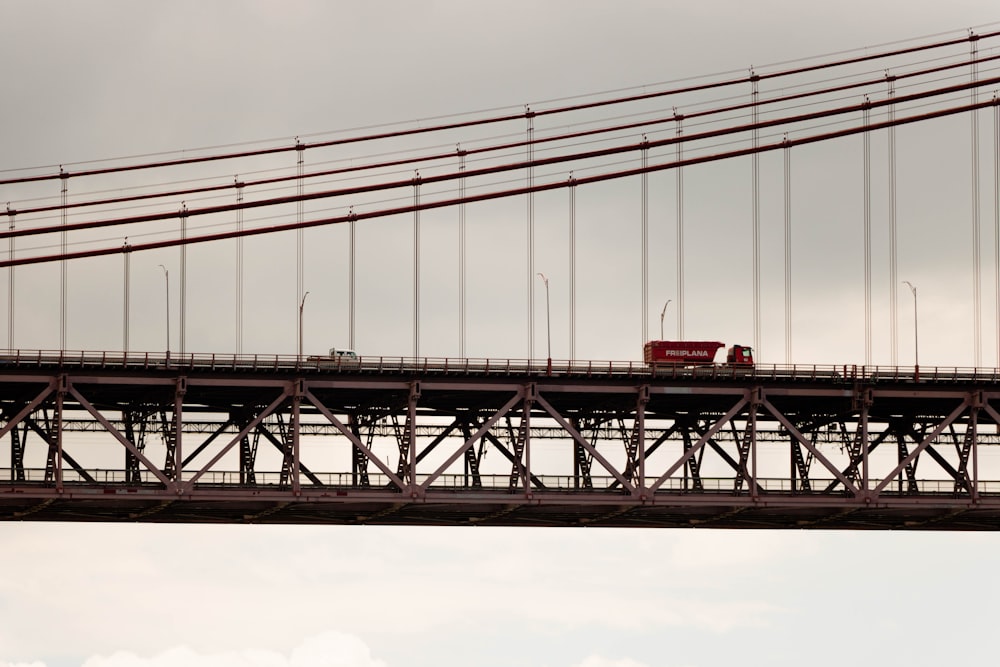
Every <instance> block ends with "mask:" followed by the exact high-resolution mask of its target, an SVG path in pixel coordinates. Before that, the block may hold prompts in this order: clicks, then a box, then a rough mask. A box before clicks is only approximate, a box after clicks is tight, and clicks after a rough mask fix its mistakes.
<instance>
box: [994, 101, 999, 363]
mask: <svg viewBox="0 0 1000 667" xmlns="http://www.w3.org/2000/svg"><path fill="white" fill-rule="evenodd" d="M993 243H994V248H993V250H994V253H993V257H994V260H995V262H996V266H995V267H994V276H995V280H996V300H997V307H996V327H995V328H996V332H997V362H996V363H997V366H998V367H1000V98H998V97H997V93H996V92H994V93H993Z"/></svg>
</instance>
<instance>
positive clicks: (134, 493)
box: [0, 351, 1000, 530]
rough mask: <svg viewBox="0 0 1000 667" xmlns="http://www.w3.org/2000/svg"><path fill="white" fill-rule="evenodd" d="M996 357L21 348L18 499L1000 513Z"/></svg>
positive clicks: (527, 517) (398, 508)
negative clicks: (685, 360) (541, 357)
mask: <svg viewBox="0 0 1000 667" xmlns="http://www.w3.org/2000/svg"><path fill="white" fill-rule="evenodd" d="M998 400H1000V377H998V373H997V371H996V370H995V369H920V371H919V373H918V372H917V370H916V369H912V368H910V369H897V368H891V369H887V368H864V367H853V366H809V367H804V366H786V367H782V366H757V367H751V368H747V367H729V366H701V367H658V368H650V367H647V366H645V365H643V364H638V363H635V362H623V363H615V362H600V363H597V362H583V363H579V362H574V363H568V362H565V363H553V364H551V365H550V364H549V363H547V362H527V361H514V360H502V361H497V360H460V361H456V360H449V359H443V360H436V359H402V358H392V359H389V358H384V357H380V358H355V359H342V360H331V359H326V358H311V359H309V358H299V357H281V356H268V357H262V356H255V357H233V356H226V357H222V356H218V355H183V356H180V357H177V356H172V357H171V358H170V359H167V358H166V356H165V355H164V356H157V355H131V354H130V355H127V356H126V355H122V354H121V353H45V352H24V351H20V352H12V353H10V354H7V355H4V356H3V357H2V358H0V410H2V424H3V427H2V428H0V439H2V440H3V441H4V442H6V443H7V445H5V446H3V447H2V449H0V519H7V520H62V521H150V522H275V523H385V524H421V525H525V526H528V525H536V526H560V525H576V526H579V525H592V526H685V527H691V526H710V527H742V528H762V527H766V528H808V527H822V528H865V529H868V528H894V529H899V528H908V529H921V528H923V529H936V530H993V529H996V528H998V527H1000V447H997V445H998V444H1000V434H998V429H997V424H1000V414H998V412H997V411H996V409H995V408H994V407H993V404H994V403H995V402H997V401H998Z"/></svg>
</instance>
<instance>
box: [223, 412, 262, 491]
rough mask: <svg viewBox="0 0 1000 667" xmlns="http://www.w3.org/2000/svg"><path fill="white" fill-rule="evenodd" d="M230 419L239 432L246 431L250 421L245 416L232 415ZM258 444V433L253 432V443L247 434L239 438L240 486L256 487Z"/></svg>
mask: <svg viewBox="0 0 1000 667" xmlns="http://www.w3.org/2000/svg"><path fill="white" fill-rule="evenodd" d="M230 419H231V420H232V422H233V424H235V425H236V428H237V429H238V430H239V431H243V430H244V429H246V427H247V424H249V423H250V420H249V419H247V417H246V415H245V414H232V415H230ZM259 442H260V432H259V431H255V432H254V435H253V441H251V440H250V435H249V434H244V436H243V437H242V438H240V484H241V485H242V486H256V485H257V473H256V466H257V445H258V444H259Z"/></svg>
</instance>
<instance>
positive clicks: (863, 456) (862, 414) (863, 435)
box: [840, 386, 873, 498]
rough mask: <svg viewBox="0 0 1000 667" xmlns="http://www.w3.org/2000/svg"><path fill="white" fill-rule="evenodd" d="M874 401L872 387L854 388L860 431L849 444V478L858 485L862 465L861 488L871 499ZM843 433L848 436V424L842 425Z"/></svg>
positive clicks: (854, 406) (855, 407)
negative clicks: (870, 432)
mask: <svg viewBox="0 0 1000 667" xmlns="http://www.w3.org/2000/svg"><path fill="white" fill-rule="evenodd" d="M872 400H873V394H872V390H871V388H870V387H859V386H856V387H855V388H854V396H853V408H854V411H855V412H857V413H858V430H857V435H856V439H855V440H854V441H853V442H848V443H847V444H848V447H849V451H848V455H849V457H850V462H851V466H850V469H849V470H848V474H847V477H848V479H850V480H851V481H852V482H854V483H857V478H858V462H860V463H861V484H860V485H859V487H860V488H861V489H862V493H863V494H864V496H865V498H868V497H869V492H870V485H869V481H870V478H869V474H870V469H869V467H868V451H869V438H868V414H869V411H870V410H871V406H872ZM840 430H841V433H843V434H844V435H845V436H846V435H847V428H846V424H841V429H840Z"/></svg>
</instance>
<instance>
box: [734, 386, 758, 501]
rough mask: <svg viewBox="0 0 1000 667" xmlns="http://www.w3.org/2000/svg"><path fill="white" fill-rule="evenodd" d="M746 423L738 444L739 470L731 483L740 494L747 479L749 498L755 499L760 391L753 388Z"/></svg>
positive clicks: (750, 392) (756, 493) (750, 391)
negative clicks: (748, 482)
mask: <svg viewBox="0 0 1000 667" xmlns="http://www.w3.org/2000/svg"><path fill="white" fill-rule="evenodd" d="M748 394H749V396H748V398H749V402H748V403H747V421H746V426H745V427H744V430H743V438H742V439H740V442H739V454H740V460H739V470H738V471H737V473H736V479H735V480H734V483H733V491H734V492H735V493H740V492H741V491H742V490H743V482H744V481H746V480H747V479H748V478H749V481H750V496H751V497H753V498H756V497H757V495H758V491H757V446H756V444H757V410H758V409H759V407H760V403H761V398H762V396H761V389H760V387H754V388H753V389H750V390H749V392H748Z"/></svg>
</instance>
